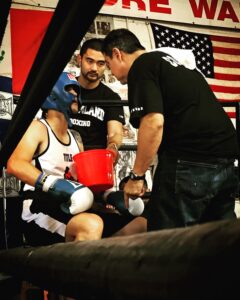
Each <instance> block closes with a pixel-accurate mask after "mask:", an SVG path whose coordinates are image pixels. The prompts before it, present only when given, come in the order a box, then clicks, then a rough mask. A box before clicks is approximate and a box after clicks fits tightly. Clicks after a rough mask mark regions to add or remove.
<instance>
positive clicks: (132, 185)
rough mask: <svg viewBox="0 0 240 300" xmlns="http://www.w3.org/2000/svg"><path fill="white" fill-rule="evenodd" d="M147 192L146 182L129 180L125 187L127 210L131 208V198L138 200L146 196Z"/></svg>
mask: <svg viewBox="0 0 240 300" xmlns="http://www.w3.org/2000/svg"><path fill="white" fill-rule="evenodd" d="M145 191H146V188H145V186H144V180H131V179H129V180H128V182H127V183H126V184H125V186H124V202H125V206H126V208H129V198H131V199H136V198H138V197H142V196H143V195H144V194H145Z"/></svg>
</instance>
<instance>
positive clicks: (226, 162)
mask: <svg viewBox="0 0 240 300" xmlns="http://www.w3.org/2000/svg"><path fill="white" fill-rule="evenodd" d="M237 190H238V176H237V174H236V172H235V170H234V162H233V160H232V159H215V160H214V161H211V162H204V161H188V160H182V159H177V158H174V157H171V156H168V155H166V154H163V155H162V156H160V158H159V162H158V166H157V169H156V172H155V176H154V181H153V190H152V194H151V198H150V200H149V203H148V230H149V231H151V230H158V229H163V228H176V227H185V226H189V225H194V224H200V223H205V222H209V221H217V220H223V219H231V218H236V215H235V212H234V207H235V196H236V194H237Z"/></svg>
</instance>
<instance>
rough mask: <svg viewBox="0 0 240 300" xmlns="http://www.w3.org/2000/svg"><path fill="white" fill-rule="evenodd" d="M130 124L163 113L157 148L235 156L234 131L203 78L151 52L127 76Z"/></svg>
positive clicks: (136, 124) (178, 152)
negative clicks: (161, 132)
mask: <svg viewBox="0 0 240 300" xmlns="http://www.w3.org/2000/svg"><path fill="white" fill-rule="evenodd" d="M128 100H129V106H130V122H131V124H132V125H133V126H134V127H136V128H138V127H139V123H140V118H141V117H143V116H144V115H146V114H148V113H152V112H156V113H161V114H163V115H164V128H163V140H162V144H161V146H160V149H159V150H167V151H168V152H170V153H173V154H176V155H177V156H184V157H191V156H192V157H198V156H204V157H220V158H221V157H232V158H236V157H237V156H238V155H239V152H238V151H239V150H238V142H237V135H236V130H235V128H234V126H233V124H232V122H231V120H230V119H229V117H228V115H227V114H226V112H225V111H224V109H223V108H222V106H221V104H220V103H219V102H218V101H217V99H216V97H215V95H214V93H213V92H212V90H211V89H210V86H209V85H208V83H207V81H206V80H205V78H204V77H203V76H202V74H201V73H199V72H198V71H197V70H189V69H187V68H185V67H184V66H183V65H179V64H178V63H177V61H176V60H175V59H174V58H172V57H171V56H170V55H168V54H165V53H162V52H158V51H156V52H150V53H145V54H143V55H141V56H140V57H139V58H138V59H136V60H135V61H134V63H133V65H132V67H131V69H130V71H129V74H128Z"/></svg>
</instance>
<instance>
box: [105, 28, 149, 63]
mask: <svg viewBox="0 0 240 300" xmlns="http://www.w3.org/2000/svg"><path fill="white" fill-rule="evenodd" d="M115 47H116V48H118V49H119V50H122V51H124V52H125V53H129V54H131V53H133V52H135V51H137V50H145V48H144V47H143V46H142V45H141V43H140V41H139V39H138V38H137V37H136V35H135V34H134V33H132V32H131V31H130V30H128V29H125V28H120V29H115V30H112V31H110V32H109V34H108V35H107V36H106V37H105V39H104V40H103V47H102V52H103V53H104V54H106V55H107V56H109V57H112V49H113V48H115Z"/></svg>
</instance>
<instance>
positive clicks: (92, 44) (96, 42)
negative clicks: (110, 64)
mask: <svg viewBox="0 0 240 300" xmlns="http://www.w3.org/2000/svg"><path fill="white" fill-rule="evenodd" d="M102 44H103V39H98V38H93V39H89V40H86V41H85V42H84V43H83V44H82V46H81V48H80V55H81V56H83V55H84V54H85V53H86V52H87V50H88V49H93V50H96V51H100V52H102Z"/></svg>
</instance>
